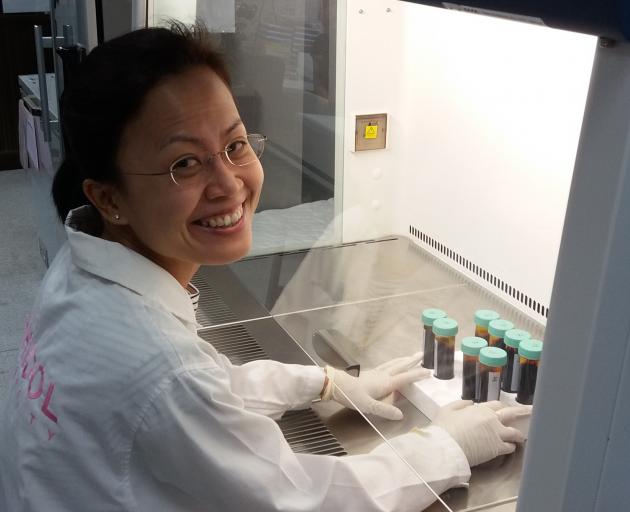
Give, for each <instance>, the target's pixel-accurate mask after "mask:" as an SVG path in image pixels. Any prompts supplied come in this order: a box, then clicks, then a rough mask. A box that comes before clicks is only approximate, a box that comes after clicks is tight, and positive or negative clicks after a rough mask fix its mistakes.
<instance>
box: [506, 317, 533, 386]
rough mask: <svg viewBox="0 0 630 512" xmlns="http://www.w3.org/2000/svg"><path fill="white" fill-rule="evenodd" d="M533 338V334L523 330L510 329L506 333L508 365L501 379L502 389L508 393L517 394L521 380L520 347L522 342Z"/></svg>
mask: <svg viewBox="0 0 630 512" xmlns="http://www.w3.org/2000/svg"><path fill="white" fill-rule="evenodd" d="M529 338H531V334H529V332H527V331H523V330H522V329H510V330H509V331H507V332H506V333H505V338H504V342H505V351H506V352H507V364H506V366H505V370H504V371H503V375H502V377H501V389H502V390H503V391H505V392H506V393H516V390H517V389H518V379H519V375H520V373H519V370H520V365H519V359H518V346H519V344H520V343H521V341H523V340H526V339H529Z"/></svg>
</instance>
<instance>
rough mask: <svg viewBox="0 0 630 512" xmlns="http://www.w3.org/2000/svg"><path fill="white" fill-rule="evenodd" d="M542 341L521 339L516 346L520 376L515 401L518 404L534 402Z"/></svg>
mask: <svg viewBox="0 0 630 512" xmlns="http://www.w3.org/2000/svg"><path fill="white" fill-rule="evenodd" d="M542 349H543V343H542V341H540V340H532V339H529V340H523V341H521V344H520V345H519V346H518V359H519V364H520V376H519V379H518V391H517V393H516V401H517V402H518V403H520V404H525V405H531V404H532V403H533V402H534V391H536V378H537V377H538V365H539V364H540V356H541V354H542Z"/></svg>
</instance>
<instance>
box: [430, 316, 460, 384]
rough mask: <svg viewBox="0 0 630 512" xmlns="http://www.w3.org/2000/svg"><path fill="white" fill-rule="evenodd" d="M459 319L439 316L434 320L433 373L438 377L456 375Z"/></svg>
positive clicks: (446, 377) (448, 377)
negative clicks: (456, 340)
mask: <svg viewBox="0 0 630 512" xmlns="http://www.w3.org/2000/svg"><path fill="white" fill-rule="evenodd" d="M457 331H458V326H457V321H455V320H453V319H452V318H448V317H446V318H438V319H436V320H435V321H434V322H433V334H434V335H435V353H434V356H435V357H434V362H433V368H434V371H433V375H434V376H435V377H436V378H438V379H445V380H448V379H452V378H453V376H454V375H455V366H454V365H455V335H456V334H457Z"/></svg>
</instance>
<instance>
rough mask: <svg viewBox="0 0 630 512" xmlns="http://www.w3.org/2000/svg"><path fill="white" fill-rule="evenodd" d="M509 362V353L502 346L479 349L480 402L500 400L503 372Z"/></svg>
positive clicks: (478, 399) (477, 392)
mask: <svg viewBox="0 0 630 512" xmlns="http://www.w3.org/2000/svg"><path fill="white" fill-rule="evenodd" d="M505 363H507V353H506V352H505V350H503V349H502V348H498V347H485V348H482V349H481V350H480V351H479V365H478V366H477V368H478V371H477V389H476V392H475V394H476V396H477V401H478V402H488V401H490V400H498V399H499V395H500V394H501V374H502V373H503V368H504V367H505Z"/></svg>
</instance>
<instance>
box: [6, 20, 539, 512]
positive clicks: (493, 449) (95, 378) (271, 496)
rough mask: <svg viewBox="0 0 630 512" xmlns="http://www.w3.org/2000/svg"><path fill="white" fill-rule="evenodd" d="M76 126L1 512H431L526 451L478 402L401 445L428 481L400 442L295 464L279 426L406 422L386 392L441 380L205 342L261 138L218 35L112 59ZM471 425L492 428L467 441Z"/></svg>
mask: <svg viewBox="0 0 630 512" xmlns="http://www.w3.org/2000/svg"><path fill="white" fill-rule="evenodd" d="M61 113H62V120H63V128H64V133H65V134H66V150H67V157H66V160H65V162H64V163H63V165H62V166H61V168H60V169H59V171H58V172H57V175H56V177H55V180H54V187H53V195H54V200H55V204H56V206H57V210H58V213H59V217H61V219H62V220H65V227H66V233H67V236H68V242H67V243H66V245H64V246H63V247H62V248H61V250H60V251H59V252H58V253H57V256H56V257H55V259H54V261H53V262H52V264H51V266H50V268H49V269H48V272H47V273H46V276H45V277H44V280H43V282H42V285H41V288H40V291H39V294H38V297H37V300H36V302H35V305H34V307H33V310H32V313H31V315H30V317H29V323H28V325H27V329H26V333H25V335H24V339H23V342H22V347H21V353H20V357H19V367H18V368H16V370H15V373H14V375H15V379H14V382H13V383H12V386H13V387H12V389H11V390H9V395H10V396H11V398H12V399H10V400H7V401H6V402H5V404H6V409H5V410H4V411H2V412H0V439H1V440H2V442H3V445H2V449H0V475H1V478H0V510H11V511H16V512H19V511H27V510H46V511H47V512H55V511H75V510H86V509H89V510H142V511H144V510H151V511H179V512H181V511H193V510H195V511H199V510H221V511H228V510H238V511H242V510H301V511H315V510H366V511H367V510H418V509H419V508H422V507H424V506H426V505H428V504H429V503H431V502H432V501H434V500H435V499H436V497H437V495H436V492H438V493H439V492H442V491H443V490H446V489H448V488H449V487H451V486H454V485H461V484H464V483H465V482H466V481H467V479H468V477H469V475H470V469H469V466H468V462H467V461H468V460H470V459H469V458H468V457H469V456H470V454H471V453H472V454H474V456H475V459H474V460H475V461H483V460H488V459H489V458H491V457H492V456H494V455H496V454H497V453H506V452H507V451H509V450H513V449H514V443H515V442H518V441H519V440H522V439H520V438H518V436H517V435H516V434H515V433H514V432H512V431H511V430H509V429H506V427H504V426H503V424H502V423H501V421H500V420H499V419H498V418H499V416H498V415H497V414H495V412H493V411H491V410H490V409H488V410H487V411H484V414H481V415H477V416H475V415H474V414H473V415H472V416H471V414H470V411H468V406H466V405H465V404H464V405H462V407H461V408H459V409H457V410H452V411H448V415H447V416H446V417H445V418H444V419H443V421H442V426H441V427H437V426H430V427H428V428H427V429H424V430H423V431H421V432H419V433H415V432H410V433H407V434H404V435H402V436H399V437H397V438H394V439H393V440H392V441H391V442H392V444H394V445H395V446H396V449H397V451H398V452H399V453H402V454H403V455H406V456H407V458H408V459H409V460H413V461H414V468H415V470H416V471H418V472H420V473H421V474H422V476H423V477H424V479H425V480H426V482H425V481H423V480H422V479H421V478H419V477H418V474H417V473H415V472H413V471H411V470H410V468H409V466H408V465H407V464H406V463H404V462H402V461H401V459H400V458H399V457H398V455H397V454H395V453H394V452H393V451H391V449H390V447H388V446H386V445H381V446H379V447H377V448H376V449H375V450H374V452H373V453H369V454H362V455H356V456H348V457H341V458H337V457H332V456H323V455H322V456H315V455H310V454H302V453H293V451H292V450H291V448H290V447H289V444H288V443H287V442H286V440H285V439H284V437H283V435H282V433H281V431H280V429H279V427H278V424H277V423H276V422H275V421H274V419H275V418H279V417H280V416H281V415H282V414H283V413H284V412H285V411H287V410H290V409H300V408H306V407H309V406H310V404H311V403H312V401H313V400H314V399H317V398H320V397H321V398H322V399H323V400H334V401H336V402H338V403H339V404H342V405H344V406H347V407H349V408H355V409H358V410H359V411H361V412H363V413H368V414H372V415H377V416H381V417H383V418H387V419H399V418H400V417H401V416H402V412H401V411H400V410H399V409H398V408H397V407H396V406H394V405H392V404H391V403H389V402H388V401H387V397H389V396H391V395H393V392H394V391H395V390H397V389H399V388H400V387H403V386H405V385H407V384H410V383H411V382H413V381H416V380H418V379H421V378H423V377H425V376H427V375H428V373H429V371H428V370H425V369H423V368H420V367H418V366H417V363H418V362H419V361H420V359H421V357H422V356H421V355H420V354H415V355H412V356H406V357H402V358H399V359H397V360H393V361H389V362H386V363H384V364H383V365H381V366H379V367H377V368H374V369H372V370H368V371H365V372H361V375H360V376H358V377H354V376H351V375H349V374H346V373H345V372H343V371H337V370H334V369H332V368H327V369H326V371H324V370H323V369H322V368H319V367H317V366H302V365H292V364H282V363H280V362H277V361H270V360H258V361H251V362H249V363H247V364H244V365H242V366H235V365H232V364H231V363H230V362H229V360H228V359H227V358H226V357H225V356H223V355H222V354H219V353H218V352H217V351H216V350H215V348H214V347H213V346H212V345H210V344H209V343H207V342H205V341H204V340H203V339H201V338H200V337H199V336H198V335H197V323H196V319H195V313H194V309H193V304H192V301H191V299H190V297H189V295H188V292H187V291H186V287H187V286H188V284H189V281H190V278H191V277H192V275H193V274H194V273H195V271H196V270H197V268H198V267H199V266H200V265H205V264H212V265H216V264H225V263H229V262H232V261H235V260H236V259H239V258H241V257H243V256H244V255H245V254H246V253H247V251H248V250H249V248H250V245H251V239H252V217H253V214H254V211H255V210H256V206H257V204H258V200H259V197H260V191H261V186H262V182H263V173H262V167H261V164H260V161H259V159H258V157H259V156H260V155H261V153H262V151H263V149H264V141H265V138H264V136H262V135H258V134H248V133H247V130H246V128H245V126H244V125H243V122H242V121H241V117H240V115H239V112H238V110H237V108H236V106H235V103H234V100H233V97H232V93H231V91H230V87H229V79H228V76H227V73H226V71H225V67H224V65H223V64H222V61H221V59H220V58H219V56H218V55H217V54H216V53H215V52H214V50H213V49H212V47H211V46H210V45H209V44H208V38H207V35H206V32H205V31H204V30H203V28H201V27H195V28H193V29H188V28H185V27H182V26H180V25H175V26H173V27H171V29H165V28H154V29H143V30H139V31H136V32H133V33H130V34H127V35H124V36H121V37H119V38H117V39H113V40H110V41H108V42H106V43H104V44H103V45H102V46H99V47H97V48H96V49H95V50H93V51H92V52H91V53H90V54H89V55H88V56H87V58H86V60H85V61H84V62H83V63H82V64H81V65H80V68H79V71H78V73H77V74H76V76H75V77H74V80H73V81H72V82H71V83H70V85H69V87H68V88H67V89H66V90H65V91H64V95H63V98H62V103H61ZM523 407H527V406H523ZM460 409H461V410H460ZM459 414H465V415H466V418H468V419H469V420H471V421H472V420H475V418H479V421H482V422H483V425H479V428H474V426H471V432H481V433H487V432H490V433H491V434H492V435H490V436H488V435H486V437H485V438H478V437H475V435H473V434H472V433H471V434H468V433H467V435H466V436H465V437H464V440H465V441H466V443H463V442H457V441H455V438H454V436H456V434H457V433H458V431H457V430H456V429H455V430H453V429H452V428H451V429H450V430H449V428H450V427H449V425H451V427H452V426H453V425H455V424H457V416H458V415H459ZM450 432H454V433H453V434H452V435H451V433H450ZM418 434H420V435H418ZM479 435H481V434H479ZM462 447H463V448H462ZM427 483H428V484H429V485H430V486H431V487H432V488H429V487H428V485H427Z"/></svg>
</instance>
